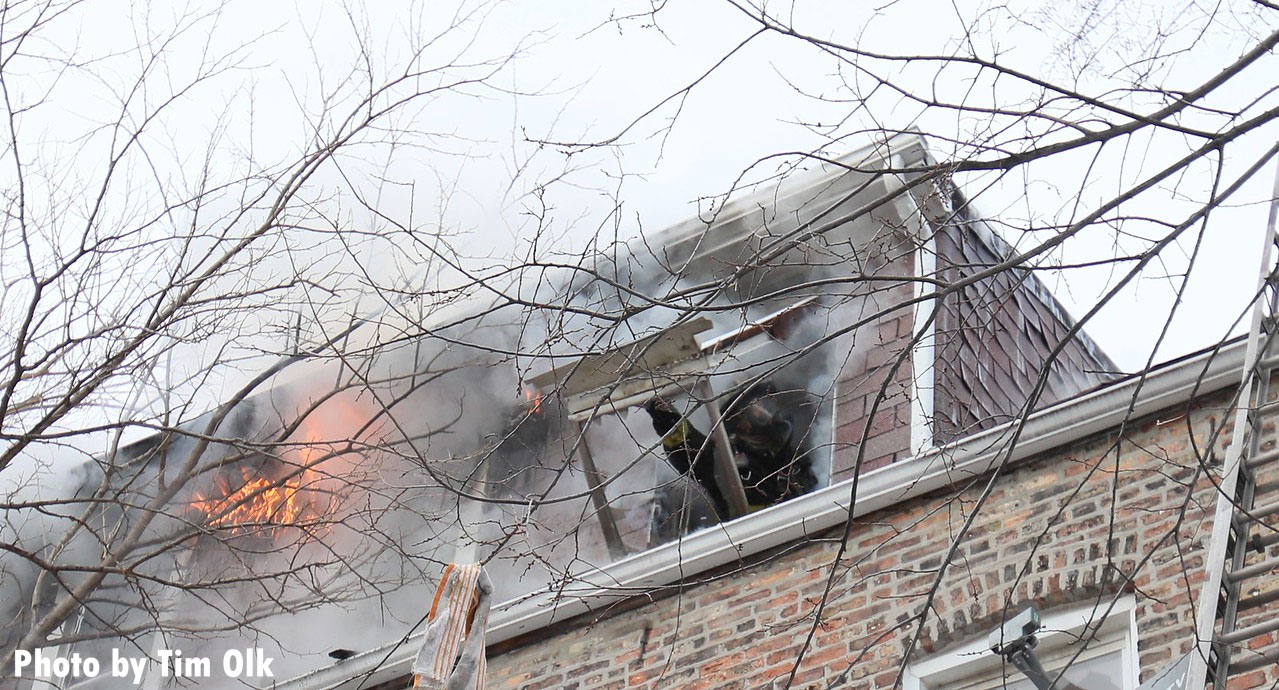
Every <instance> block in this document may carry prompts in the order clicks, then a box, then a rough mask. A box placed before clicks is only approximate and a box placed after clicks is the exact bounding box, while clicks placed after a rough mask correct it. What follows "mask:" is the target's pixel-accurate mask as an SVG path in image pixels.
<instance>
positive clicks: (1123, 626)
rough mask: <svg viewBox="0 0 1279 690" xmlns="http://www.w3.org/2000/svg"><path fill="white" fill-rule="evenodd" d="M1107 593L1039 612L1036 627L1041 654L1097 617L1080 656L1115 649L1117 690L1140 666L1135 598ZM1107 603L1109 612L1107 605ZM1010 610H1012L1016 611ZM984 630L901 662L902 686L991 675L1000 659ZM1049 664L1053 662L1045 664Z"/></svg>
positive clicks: (1064, 644)
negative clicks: (1118, 674) (1096, 599)
mask: <svg viewBox="0 0 1279 690" xmlns="http://www.w3.org/2000/svg"><path fill="white" fill-rule="evenodd" d="M1110 604H1111V598H1110V597H1106V598H1104V599H1103V600H1102V602H1101V603H1100V604H1098V605H1096V606H1094V605H1093V604H1091V603H1089V604H1086V605H1081V606H1075V607H1071V608H1067V609H1059V610H1055V611H1050V612H1047V613H1043V614H1042V618H1041V620H1042V621H1043V628H1042V629H1041V631H1040V633H1039V646H1038V647H1037V648H1036V649H1037V650H1039V651H1040V653H1041V654H1046V655H1051V654H1052V653H1053V652H1054V651H1059V650H1061V649H1063V648H1068V647H1069V645H1070V644H1071V642H1072V641H1073V640H1076V639H1078V638H1079V636H1080V635H1082V634H1083V633H1084V631H1085V630H1086V629H1089V628H1088V626H1089V625H1090V624H1091V625H1095V623H1094V621H1096V620H1100V619H1101V618H1102V617H1105V620H1104V621H1102V623H1101V626H1100V628H1098V629H1097V631H1096V635H1095V637H1094V640H1093V641H1092V642H1090V643H1089V646H1088V648H1087V650H1086V651H1084V652H1083V653H1082V654H1081V655H1080V657H1079V658H1081V659H1084V658H1090V657H1093V656H1099V655H1101V654H1105V653H1109V652H1113V651H1115V650H1119V651H1120V652H1121V661H1120V663H1121V664H1122V666H1123V669H1124V671H1125V672H1124V674H1123V675H1122V677H1121V679H1120V687H1121V688H1122V690H1136V688H1137V686H1138V685H1139V683H1138V674H1139V671H1140V669H1139V668H1138V662H1137V659H1138V657H1137V619H1136V609H1137V601H1136V598H1135V597H1134V596H1133V595H1131V594H1125V595H1123V596H1122V597H1120V598H1119V599H1118V600H1117V601H1115V602H1114V607H1113V608H1111V607H1110ZM1108 608H1110V612H1109V615H1107V612H1106V610H1107V609H1108ZM1016 612H1017V611H1016V610H1013V611H1012V612H1011V613H1016ZM986 640H987V635H985V634H983V635H981V636H979V638H978V639H974V640H970V641H967V642H965V643H963V644H961V645H958V646H955V647H952V648H950V649H947V650H945V651H942V652H939V653H937V654H933V655H932V656H929V657H926V658H924V659H921V660H919V661H917V662H915V663H913V664H910V665H909V666H907V667H906V674H905V677H904V678H903V679H902V687H903V689H904V690H934V689H935V688H938V687H939V686H941V685H943V684H953V683H956V682H967V683H970V684H975V683H978V682H980V681H981V680H983V679H984V678H985V677H987V676H994V675H996V674H998V673H999V672H1000V669H1001V668H1003V667H1004V663H1005V662H1004V661H1003V660H1002V659H1000V658H999V657H998V656H997V655H995V653H994V652H992V651H990V649H989V648H988V647H987V642H986ZM1046 665H1047V666H1048V667H1049V668H1050V669H1051V667H1052V664H1051V663H1050V664H1046Z"/></svg>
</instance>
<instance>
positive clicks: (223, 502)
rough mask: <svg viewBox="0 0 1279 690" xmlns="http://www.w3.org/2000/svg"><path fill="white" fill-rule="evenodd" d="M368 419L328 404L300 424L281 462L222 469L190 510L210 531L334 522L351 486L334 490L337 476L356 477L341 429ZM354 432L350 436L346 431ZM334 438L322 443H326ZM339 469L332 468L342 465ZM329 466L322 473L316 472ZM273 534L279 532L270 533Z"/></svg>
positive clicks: (350, 407) (348, 406)
mask: <svg viewBox="0 0 1279 690" xmlns="http://www.w3.org/2000/svg"><path fill="white" fill-rule="evenodd" d="M367 419H369V416H368V414H367V411H366V410H364V409H363V407H362V406H360V405H358V404H355V403H351V402H341V401H338V400H336V399H335V400H330V401H329V402H328V403H326V404H325V405H323V406H321V407H320V409H319V410H313V411H312V414H310V415H308V417H307V419H305V420H303V422H302V423H301V424H300V425H299V426H298V429H297V432H296V437H297V438H299V439H300V440H297V441H291V442H289V443H286V444H282V445H281V447H280V450H279V457H278V458H268V459H266V460H265V462H264V463H263V464H261V465H258V466H256V467H253V468H251V467H249V466H246V465H241V466H240V467H239V473H238V474H239V476H238V477H236V476H235V474H236V473H235V472H233V471H229V470H223V471H222V473H221V474H220V476H218V478H217V480H216V482H215V488H214V489H213V490H211V491H208V492H200V491H197V492H194V493H193V495H192V497H191V501H190V503H189V506H190V508H191V509H192V510H193V511H195V512H196V513H198V514H199V518H200V520H201V521H203V522H204V524H206V525H208V526H209V527H223V528H230V529H234V530H238V531H247V528H249V527H270V528H274V527H283V526H296V527H309V526H310V524H309V523H318V522H321V521H324V520H327V519H331V516H332V515H333V513H334V512H335V511H336V510H337V509H338V507H339V505H338V504H339V503H340V500H341V498H342V496H344V495H346V494H347V493H348V492H349V490H350V487H349V486H347V485H345V484H343V485H339V486H335V482H337V481H338V480H336V479H335V477H337V476H341V477H350V478H354V476H355V475H356V473H355V472H353V471H352V469H353V465H354V464H355V462H354V458H353V457H346V456H344V455H343V454H342V452H341V449H342V448H343V447H344V446H345V445H346V442H347V441H346V439H345V438H343V437H342V435H341V433H340V432H339V433H338V434H337V437H336V439H335V434H334V432H335V430H337V429H358V428H359V426H358V425H360V424H361V423H362V421H363V420H367ZM347 433H352V432H347ZM326 438H327V439H334V440H327V441H326V440H324V439H326ZM339 464H340V467H341V469H337V468H336V467H334V465H339ZM321 466H324V467H325V468H327V469H326V470H325V471H324V472H321V471H319V469H318V468H320V467H321ZM272 534H273V535H275V534H278V532H275V531H272Z"/></svg>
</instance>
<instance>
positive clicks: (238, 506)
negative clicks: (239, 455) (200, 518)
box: [191, 468, 312, 527]
mask: <svg viewBox="0 0 1279 690" xmlns="http://www.w3.org/2000/svg"><path fill="white" fill-rule="evenodd" d="M241 473H242V475H243V476H244V484H242V485H241V486H240V488H239V489H236V490H235V491H231V492H230V493H228V494H227V495H226V496H223V497H222V498H207V497H205V496H204V495H202V494H200V493H198V492H197V493H196V494H195V500H193V501H191V507H192V508H194V509H196V510H198V511H200V512H201V513H204V515H205V516H206V517H207V518H208V525H209V526H210V527H242V526H245V525H294V524H297V523H298V522H299V521H301V519H302V518H303V517H304V513H306V512H307V510H308V508H310V507H311V503H312V501H311V497H310V496H309V495H307V494H309V493H310V492H307V491H306V490H305V489H303V488H302V476H303V475H305V474H306V472H303V473H302V474H301V475H298V476H294V477H291V478H289V479H286V480H284V481H272V480H270V479H267V478H265V477H256V478H254V477H251V476H250V473H249V471H248V470H247V469H244V468H241Z"/></svg>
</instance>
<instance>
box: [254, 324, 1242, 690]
mask: <svg viewBox="0 0 1279 690" xmlns="http://www.w3.org/2000/svg"><path fill="white" fill-rule="evenodd" d="M1243 345H1244V344H1243V342H1241V341H1239V342H1233V343H1230V344H1228V345H1226V346H1224V347H1222V348H1221V349H1220V350H1219V351H1216V352H1213V351H1210V352H1204V353H1199V354H1197V355H1193V356H1190V357H1186V358H1184V359H1181V360H1179V361H1176V362H1173V363H1170V364H1167V365H1164V366H1161V367H1158V368H1156V369H1154V370H1152V371H1151V372H1149V373H1148V375H1147V376H1146V377H1144V379H1140V378H1137V377H1132V378H1128V379H1125V380H1123V381H1119V382H1116V383H1114V384H1111V385H1109V386H1106V387H1104V388H1101V389H1098V390H1096V391H1093V392H1091V393H1086V394H1084V395H1081V396H1078V397H1076V398H1072V399H1070V400H1066V401H1063V402H1061V403H1058V404H1056V405H1053V406H1051V407H1048V408H1046V409H1044V410H1041V411H1039V412H1036V413H1034V414H1032V415H1031V416H1030V417H1029V419H1027V420H1026V423H1025V425H1024V428H1023V429H1022V433H1021V438H1020V440H1019V442H1018V443H1017V445H1016V447H1014V448H1013V449H1012V450H1011V452H1010V451H1009V449H1008V448H1007V443H1008V441H1009V438H1010V434H1011V431H1012V429H1014V428H1015V424H1016V422H1012V423H1007V424H1002V425H1000V426H997V427H995V428H993V429H988V430H986V431H984V432H981V433H979V434H975V435H973V436H969V437H967V438H965V439H963V440H961V441H958V442H956V443H953V444H950V445H948V446H945V447H943V448H939V449H934V450H932V451H929V452H928V453H926V454H924V455H922V456H920V457H917V458H914V459H912V460H907V461H903V462H898V463H894V464H892V465H889V466H887V467H884V468H882V469H879V470H876V471H874V472H870V473H867V474H866V475H863V476H862V477H861V479H860V482H859V486H860V488H859V490H858V496H857V502H856V504H855V505H854V506H853V507H852V509H851V510H850V508H849V505H848V502H849V501H848V499H849V487H850V486H851V482H852V480H846V481H843V482H840V483H838V484H834V485H832V486H829V487H827V488H825V489H821V490H819V491H815V492H813V493H811V494H807V495H804V496H800V497H798V498H795V499H793V500H790V501H787V502H785V503H782V504H779V505H776V506H772V507H770V508H767V509H765V510H761V511H759V512H756V513H752V514H750V515H746V516H743V517H741V518H738V519H736V520H732V521H729V522H727V523H723V524H721V525H718V526H716V527H714V528H710V529H704V530H701V531H698V532H695V533H693V534H690V535H688V536H686V537H684V538H683V539H680V540H677V541H674V542H670V543H668V544H664V545H662V546H659V547H657V548H653V549H649V550H648V551H644V552H642V553H638V554H635V555H633V556H630V557H628V558H624V559H622V560H620V561H617V562H615V563H612V564H610V565H607V566H605V567H603V568H599V569H597V570H593V571H589V572H586V573H582V574H580V575H579V576H578V577H577V578H576V579H575V580H573V581H572V582H571V583H568V584H566V585H564V586H563V587H561V588H560V589H557V590H554V591H546V590H543V591H538V592H533V593H530V594H528V595H526V596H524V597H522V598H520V599H517V600H513V601H508V602H505V603H503V604H500V605H498V606H497V607H495V610H494V612H493V615H492V617H491V618H490V621H491V624H490V626H489V632H488V641H489V642H490V643H491V644H496V643H499V642H503V641H505V640H510V639H512V638H515V637H518V636H520V635H525V634H528V633H530V632H533V631H536V630H540V629H542V628H545V627H546V626H549V625H551V624H553V623H558V622H562V621H565V620H568V619H570V618H573V617H575V616H579V615H582V614H584V613H589V612H592V611H601V610H603V609H604V608H606V607H607V606H609V605H611V604H614V603H617V602H618V601H622V600H625V599H628V598H632V597H637V596H644V595H646V594H649V593H651V592H652V591H654V590H656V589H658V588H661V587H664V586H668V585H671V584H673V583H680V582H686V581H689V580H691V579H693V578H695V577H696V576H697V575H698V574H699V573H703V572H706V571H707V570H710V569H712V568H717V567H720V566H723V565H727V564H730V563H736V562H738V561H740V559H742V558H744V557H746V556H749V555H751V554H756V553H760V552H762V551H765V550H767V549H770V548H774V547H777V546H781V545H783V544H788V543H793V542H796V541H801V540H804V539H806V538H808V537H810V536H812V535H815V534H818V533H820V532H822V531H823V530H827V529H830V528H832V527H835V526H838V525H841V524H843V523H844V522H845V521H847V520H848V519H849V518H850V517H851V518H857V517H861V516H863V515H866V514H868V513H872V512H875V511H877V510H882V509H884V508H887V507H889V506H892V505H894V504H896V503H899V502H901V501H904V500H907V499H910V498H913V497H916V496H921V495H924V494H927V493H929V492H932V491H935V490H937V489H940V488H942V487H945V486H950V485H952V484H955V483H958V482H962V481H966V480H969V479H971V478H972V477H974V476H977V475H980V474H982V473H984V472H986V471H988V470H990V469H991V468H993V467H994V466H995V465H996V463H998V462H999V461H1000V460H1002V459H1003V458H1004V457H1005V456H1006V457H1008V459H1009V461H1011V462H1017V461H1019V460H1022V459H1026V458H1030V457H1033V456H1035V455H1036V454H1039V453H1042V452H1045V451H1048V450H1051V449H1053V448H1057V447H1060V446H1064V445H1066V444H1069V443H1072V442H1075V441H1078V440H1080V439H1083V438H1086V437H1088V436H1090V435H1093V434H1096V433H1100V432H1104V431H1106V430H1108V429H1111V428H1113V427H1115V426H1116V425H1118V424H1119V423H1120V422H1121V421H1122V420H1124V419H1125V418H1127V417H1128V416H1129V414H1131V415H1133V416H1135V417H1140V416H1143V415H1147V414H1152V413H1155V412H1159V411H1161V410H1165V409H1168V408H1170V407H1173V406H1174V405H1179V404H1183V403H1185V402H1187V401H1189V400H1190V399H1191V397H1192V394H1194V395H1199V396H1202V395H1205V394H1208V393H1212V392H1215V391H1218V390H1221V389H1223V388H1226V387H1228V386H1233V385H1235V384H1236V383H1237V381H1238V377H1239V368H1240V367H1241V366H1242V364H1243V354H1244V348H1243ZM1139 382H1141V384H1142V390H1141V395H1140V396H1135V395H1134V393H1135V390H1134V389H1135V388H1136V386H1137V385H1138V383H1139ZM1134 400H1135V401H1136V402H1135V403H1134ZM1130 405H1132V409H1131V411H1130V409H1129V406H1130ZM420 641H421V637H420V635H414V636H411V637H409V638H408V640H407V641H406V642H404V643H403V644H400V645H387V646H384V647H381V648H377V649H372V650H368V651H366V652H363V653H361V654H358V655H356V656H354V657H351V658H350V659H347V660H346V661H343V662H340V663H337V664H333V665H331V666H328V667H325V668H322V669H318V670H316V671H313V672H311V673H308V674H306V675H302V676H298V677H296V678H294V679H292V680H287V681H282V682H281V683H279V684H278V685H277V686H276V687H277V688H281V689H284V688H288V689H290V690H302V689H307V690H311V689H319V688H345V687H349V688H355V687H356V686H357V685H359V684H360V683H359V682H358V681H356V679H362V678H364V676H365V675H366V674H371V675H370V676H369V681H370V683H371V682H381V681H386V680H391V679H394V678H398V677H402V676H405V675H407V674H408V668H409V662H410V660H411V659H412V657H413V655H414V653H415V651H416V649H417V646H418V645H419V644H420ZM370 683H366V684H365V687H367V685H368V684H370Z"/></svg>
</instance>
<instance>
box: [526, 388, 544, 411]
mask: <svg viewBox="0 0 1279 690" xmlns="http://www.w3.org/2000/svg"><path fill="white" fill-rule="evenodd" d="M524 399H525V400H527V401H528V413H529V414H541V413H542V394H541V393H539V392H537V391H534V390H531V389H529V388H525V389H524Z"/></svg>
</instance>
